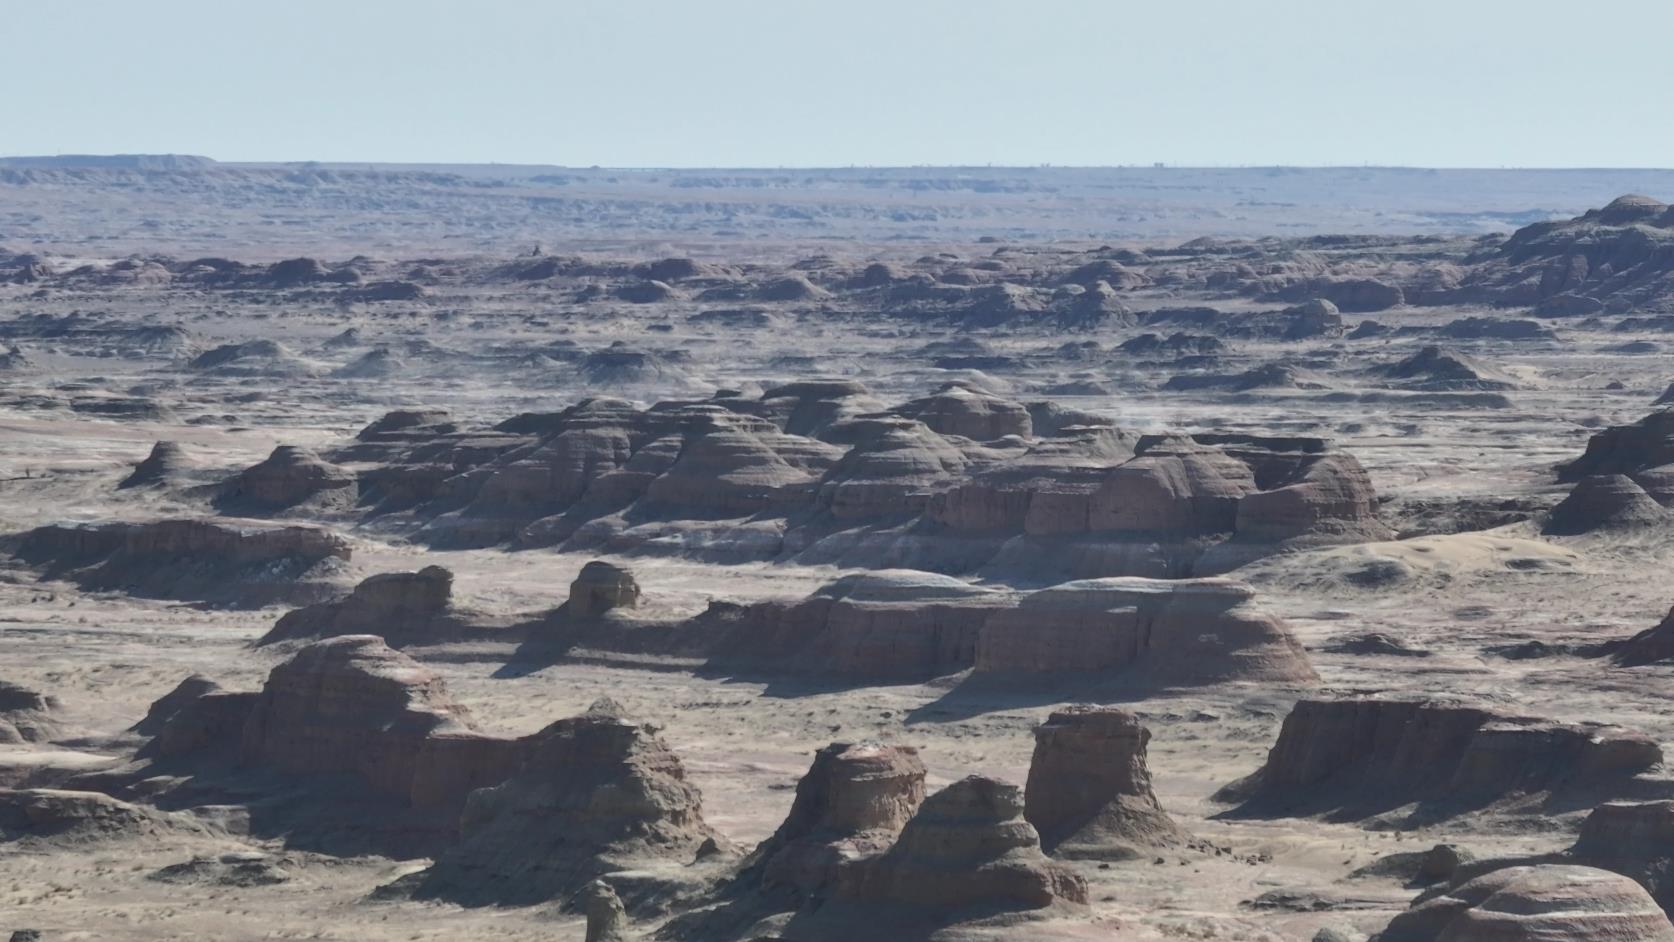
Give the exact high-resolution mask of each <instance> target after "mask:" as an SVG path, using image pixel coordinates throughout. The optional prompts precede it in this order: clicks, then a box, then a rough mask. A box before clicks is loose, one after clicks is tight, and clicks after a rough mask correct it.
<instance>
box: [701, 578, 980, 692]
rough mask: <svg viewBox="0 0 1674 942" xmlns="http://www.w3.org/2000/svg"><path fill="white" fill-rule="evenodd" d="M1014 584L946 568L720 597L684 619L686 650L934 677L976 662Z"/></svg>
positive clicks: (762, 664) (779, 664) (757, 663)
mask: <svg viewBox="0 0 1674 942" xmlns="http://www.w3.org/2000/svg"><path fill="white" fill-rule="evenodd" d="M1010 604H1013V600H1012V595H1011V593H1008V592H1005V591H1001V590H995V589H987V588H982V587H979V586H973V585H969V584H967V583H965V582H962V581H960V580H958V579H953V578H951V577H948V576H939V575H935V574H933V573H926V572H913V571H907V570H881V571H877V572H866V573H856V574H853V575H849V576H843V577H841V578H839V579H837V580H835V581H833V582H832V583H830V584H829V585H827V586H824V587H822V588H820V589H819V590H818V591H816V592H814V593H813V594H812V595H811V596H809V597H808V598H806V599H802V600H798V601H781V600H767V601H762V602H757V603H753V604H751V605H748V606H738V605H731V604H728V603H715V604H712V605H711V606H710V609H709V610H708V611H706V612H705V613H703V614H702V615H699V616H698V617H697V618H695V619H692V620H691V621H690V622H688V623H687V624H686V625H683V626H681V628H680V629H679V630H678V632H677V634H678V636H679V637H680V638H681V639H682V640H681V643H682V645H683V647H684V649H685V650H686V651H687V652H688V653H692V654H698V655H701V656H705V657H708V658H709V659H710V661H711V663H712V664H714V665H716V666H720V667H729V668H732V669H738V668H752V667H756V668H769V669H771V670H774V671H790V672H809V673H821V674H827V675H832V676H837V677H848V678H854V679H865V680H887V679H896V678H901V679H910V678H929V677H936V676H940V675H943V674H951V673H956V672H958V671H961V670H964V669H965V668H967V667H969V666H971V664H973V663H975V659H976V648H977V637H978V634H979V633H980V632H981V630H982V626H983V624H984V622H986V621H987V619H988V616H989V615H990V614H992V613H993V612H995V611H997V610H1000V609H1002V608H1004V607H1006V606H1008V605H1010Z"/></svg>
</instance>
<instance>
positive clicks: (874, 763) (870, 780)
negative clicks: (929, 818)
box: [749, 743, 924, 896]
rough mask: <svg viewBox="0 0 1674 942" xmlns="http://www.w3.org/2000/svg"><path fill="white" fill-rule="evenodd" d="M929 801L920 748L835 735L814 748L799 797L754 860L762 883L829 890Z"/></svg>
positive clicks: (801, 890) (819, 892)
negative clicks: (847, 740)
mask: <svg viewBox="0 0 1674 942" xmlns="http://www.w3.org/2000/svg"><path fill="white" fill-rule="evenodd" d="M923 801H924V763H923V762H921V761H919V758H918V753H917V751H916V750H914V749H912V748H910V747H906V746H885V745H881V744H878V743H833V744H831V745H829V746H827V747H825V748H824V749H821V750H820V751H819V752H817V753H815V755H814V764H813V765H812V766H811V767H809V769H808V772H807V774H806V775H804V776H803V777H802V780H801V781H799V782H797V785H796V801H795V802H794V803H793V804H792V805H791V810H790V814H789V815H788V816H787V817H786V818H785V821H784V823H783V824H781V825H779V829H778V830H777V831H775V832H774V833H773V836H772V837H770V838H768V839H767V840H766V841H763V842H762V843H761V845H760V846H759V847H757V848H756V850H755V852H754V853H753V854H752V855H751V860H750V863H749V867H750V868H752V869H753V870H754V871H755V872H756V874H757V879H758V880H759V886H760V887H761V888H762V889H764V890H769V891H771V890H775V889H781V888H782V889H786V890H789V891H792V892H793V893H794V894H796V895H798V896H823V895H826V894H827V893H829V892H830V891H831V890H832V889H833V888H834V887H835V886H836V885H837V881H838V874H839V872H840V870H841V869H842V868H843V867H844V866H847V865H849V864H850V863H851V862H853V861H855V860H857V859H860V858H863V857H867V856H869V855H872V854H876V853H880V852H882V851H884V850H886V849H887V848H888V847H889V846H890V845H891V844H893V843H894V842H895V839H896V836H897V835H898V834H900V832H901V828H902V827H903V826H905V825H906V823H907V821H908V820H909V819H911V818H912V816H913V814H914V813H915V812H917V811H918V809H919V805H920V804H921V803H922V802H923Z"/></svg>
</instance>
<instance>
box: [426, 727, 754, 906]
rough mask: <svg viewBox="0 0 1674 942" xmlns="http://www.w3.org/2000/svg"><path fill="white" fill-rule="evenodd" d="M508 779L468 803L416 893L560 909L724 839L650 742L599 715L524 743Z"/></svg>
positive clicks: (685, 860)
mask: <svg viewBox="0 0 1674 942" xmlns="http://www.w3.org/2000/svg"><path fill="white" fill-rule="evenodd" d="M527 748H528V752H527V755H526V758H525V759H524V761H523V763H522V765H521V766H520V767H519V768H518V769H517V771H516V772H515V774H512V775H511V776H509V777H507V778H506V779H505V780H504V781H502V782H501V783H500V784H497V785H494V786H492V787H486V788H482V789H479V790H477V791H474V792H472V793H471V795H470V797H469V799H468V800H467V801H466V804H465V810H464V812H463V814H462V816H461V818H460V841H459V843H458V844H456V845H454V846H453V847H451V848H449V849H448V850H446V851H445V852H443V853H442V854H441V855H440V856H439V857H438V858H437V859H436V863H435V864H434V865H433V866H432V867H430V868H429V869H428V870H426V871H424V872H423V873H421V874H419V875H417V877H416V879H415V880H414V881H413V889H414V892H415V893H416V895H418V896H420V897H425V898H442V899H448V900H452V901H455V902H460V903H464V904H467V905H483V904H501V905H527V904H531V903H537V902H543V901H546V900H552V899H560V898H567V897H569V896H570V895H572V894H574V893H575V892H576V891H578V890H580V889H581V888H582V887H584V886H586V885H587V883H588V882H589V881H591V880H593V879H595V878H597V877H599V876H602V875H604V874H606V873H611V872H614V871H618V870H624V869H633V868H647V867H651V868H655V867H657V866H666V865H685V864H690V863H692V862H694V861H695V860H697V859H698V857H699V855H700V854H712V853H714V852H716V848H717V847H718V846H719V845H720V844H721V843H722V839H721V838H720V837H719V835H717V834H716V833H715V832H714V831H712V830H711V829H710V828H709V826H708V825H707V824H705V823H704V821H703V808H702V796H701V795H700V794H699V793H698V789H697V787H696V786H694V785H693V784H692V783H691V782H689V781H687V779H686V773H685V769H684V767H683V766H682V765H681V763H680V759H679V758H678V757H677V756H675V754H674V753H673V752H671V751H670V750H669V748H668V746H667V745H666V744H664V743H663V741H662V739H661V738H660V737H658V736H657V734H656V732H655V730H654V729H653V728H651V727H649V726H646V725H644V724H640V723H635V722H633V721H631V720H629V719H626V718H624V717H622V716H620V715H618V712H617V711H614V710H605V709H598V710H595V711H592V712H589V713H586V714H583V715H581V716H576V717H571V718H569V719H564V720H559V721H558V722H556V723H553V724H552V725H551V726H548V727H547V728H546V729H544V730H541V731H540V732H539V733H536V734H534V735H533V736H531V737H529V740H528V744H527Z"/></svg>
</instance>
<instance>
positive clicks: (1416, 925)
mask: <svg viewBox="0 0 1674 942" xmlns="http://www.w3.org/2000/svg"><path fill="white" fill-rule="evenodd" d="M1373 939H1374V942H1557V940H1562V942H1674V925H1671V924H1670V923H1669V921H1668V916H1667V915H1665V914H1664V913H1663V911H1662V910H1661V909H1659V908H1658V907H1657V904H1656V902H1655V901H1653V900H1652V899H1651V896H1650V894H1648V893H1646V892H1645V889H1644V888H1643V887H1641V886H1640V885H1639V884H1637V883H1635V882H1633V881H1632V880H1630V879H1628V878H1627V877H1624V876H1621V875H1619V874H1615V873H1610V872H1609V871H1606V870H1597V869H1594V868H1592V867H1577V866H1571V865H1567V864H1540V865H1535V866H1520V867H1507V868H1504V869H1501V870H1495V871H1492V872H1490V873H1486V874H1483V875H1482V876H1479V877H1477V878H1475V879H1473V880H1469V881H1467V882H1465V883H1463V884H1460V885H1458V886H1455V887H1451V888H1447V889H1441V890H1436V891H1432V892H1429V893H1425V894H1423V895H1421V896H1420V897H1419V898H1418V900H1417V902H1415V903H1414V904H1413V906H1412V908H1411V909H1409V910H1407V911H1406V912H1404V913H1401V914H1400V915H1398V916H1396V917H1395V918H1394V919H1392V920H1390V923H1389V925H1388V927H1387V928H1385V929H1384V930H1383V932H1381V933H1379V934H1377V935H1376V936H1374V937H1373Z"/></svg>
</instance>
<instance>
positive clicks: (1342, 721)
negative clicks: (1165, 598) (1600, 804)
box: [1223, 699, 1662, 818]
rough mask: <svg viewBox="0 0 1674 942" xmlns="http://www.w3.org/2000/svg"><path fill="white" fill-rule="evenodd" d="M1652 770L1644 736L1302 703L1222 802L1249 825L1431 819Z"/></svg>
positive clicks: (1395, 705)
mask: <svg viewBox="0 0 1674 942" xmlns="http://www.w3.org/2000/svg"><path fill="white" fill-rule="evenodd" d="M1661 762H1662V749H1661V747H1659V746H1658V745H1657V743H1656V742H1655V741H1654V740H1652V739H1651V738H1650V737H1648V736H1646V735H1645V734H1644V733H1640V732H1638V731H1635V730H1629V729H1623V728H1620V727H1614V726H1601V725H1597V724H1579V723H1577V724H1565V723H1557V722H1554V721H1551V720H1543V719H1535V718H1530V717H1519V716H1508V715H1503V714H1496V713H1493V712H1491V711H1489V710H1488V709H1485V708H1482V707H1474V706H1468V705H1456V704H1451V703H1442V702H1436V701H1424V700H1384V699H1356V700H1301V701H1299V702H1298V703H1297V704H1296V706H1295V708H1293V709H1292V710H1291V712H1290V715H1289V716H1287V717H1285V721H1284V726H1283V727H1282V728H1281V730H1280V731H1279V738H1278V740H1277V741H1276V742H1275V743H1274V744H1273V748H1272V750H1271V751H1269V753H1268V756H1267V762H1266V764H1265V765H1264V766H1262V768H1261V769H1260V770H1258V771H1257V772H1256V773H1255V774H1254V775H1252V776H1250V777H1249V778H1247V779H1244V780H1243V781H1241V782H1238V783H1236V784H1234V785H1233V786H1229V788H1228V789H1226V790H1224V791H1223V796H1225V797H1229V798H1234V799H1240V798H1241V799H1247V800H1246V801H1245V804H1244V805H1243V807H1242V809H1241V810H1242V811H1244V812H1247V813H1254V814H1264V815H1265V814H1315V813H1321V812H1331V813H1333V814H1334V815H1335V816H1338V817H1343V818H1353V817H1358V816H1362V815H1364V814H1367V813H1372V812H1375V811H1377V810H1384V809H1388V808H1393V807H1397V806H1400V805H1404V804H1407V803H1410V802H1423V803H1425V804H1427V805H1428V806H1430V808H1431V809H1432V810H1434V811H1436V812H1446V811H1447V810H1448V809H1450V808H1454V807H1465V806H1480V805H1483V804H1488V803H1492V802H1494V801H1496V800H1498V799H1500V798H1504V797H1508V796H1511V795H1515V794H1526V793H1536V792H1543V791H1551V790H1557V789H1561V788H1564V787H1569V786H1577V785H1590V786H1601V785H1604V786H1608V785H1609V784H1610V783H1612V782H1619V783H1622V784H1625V783H1626V781H1627V780H1628V779H1631V778H1632V777H1633V776H1635V775H1637V774H1639V773H1641V772H1644V771H1646V770H1647V769H1650V768H1652V767H1653V766H1656V765H1657V764H1659V763H1661Z"/></svg>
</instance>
